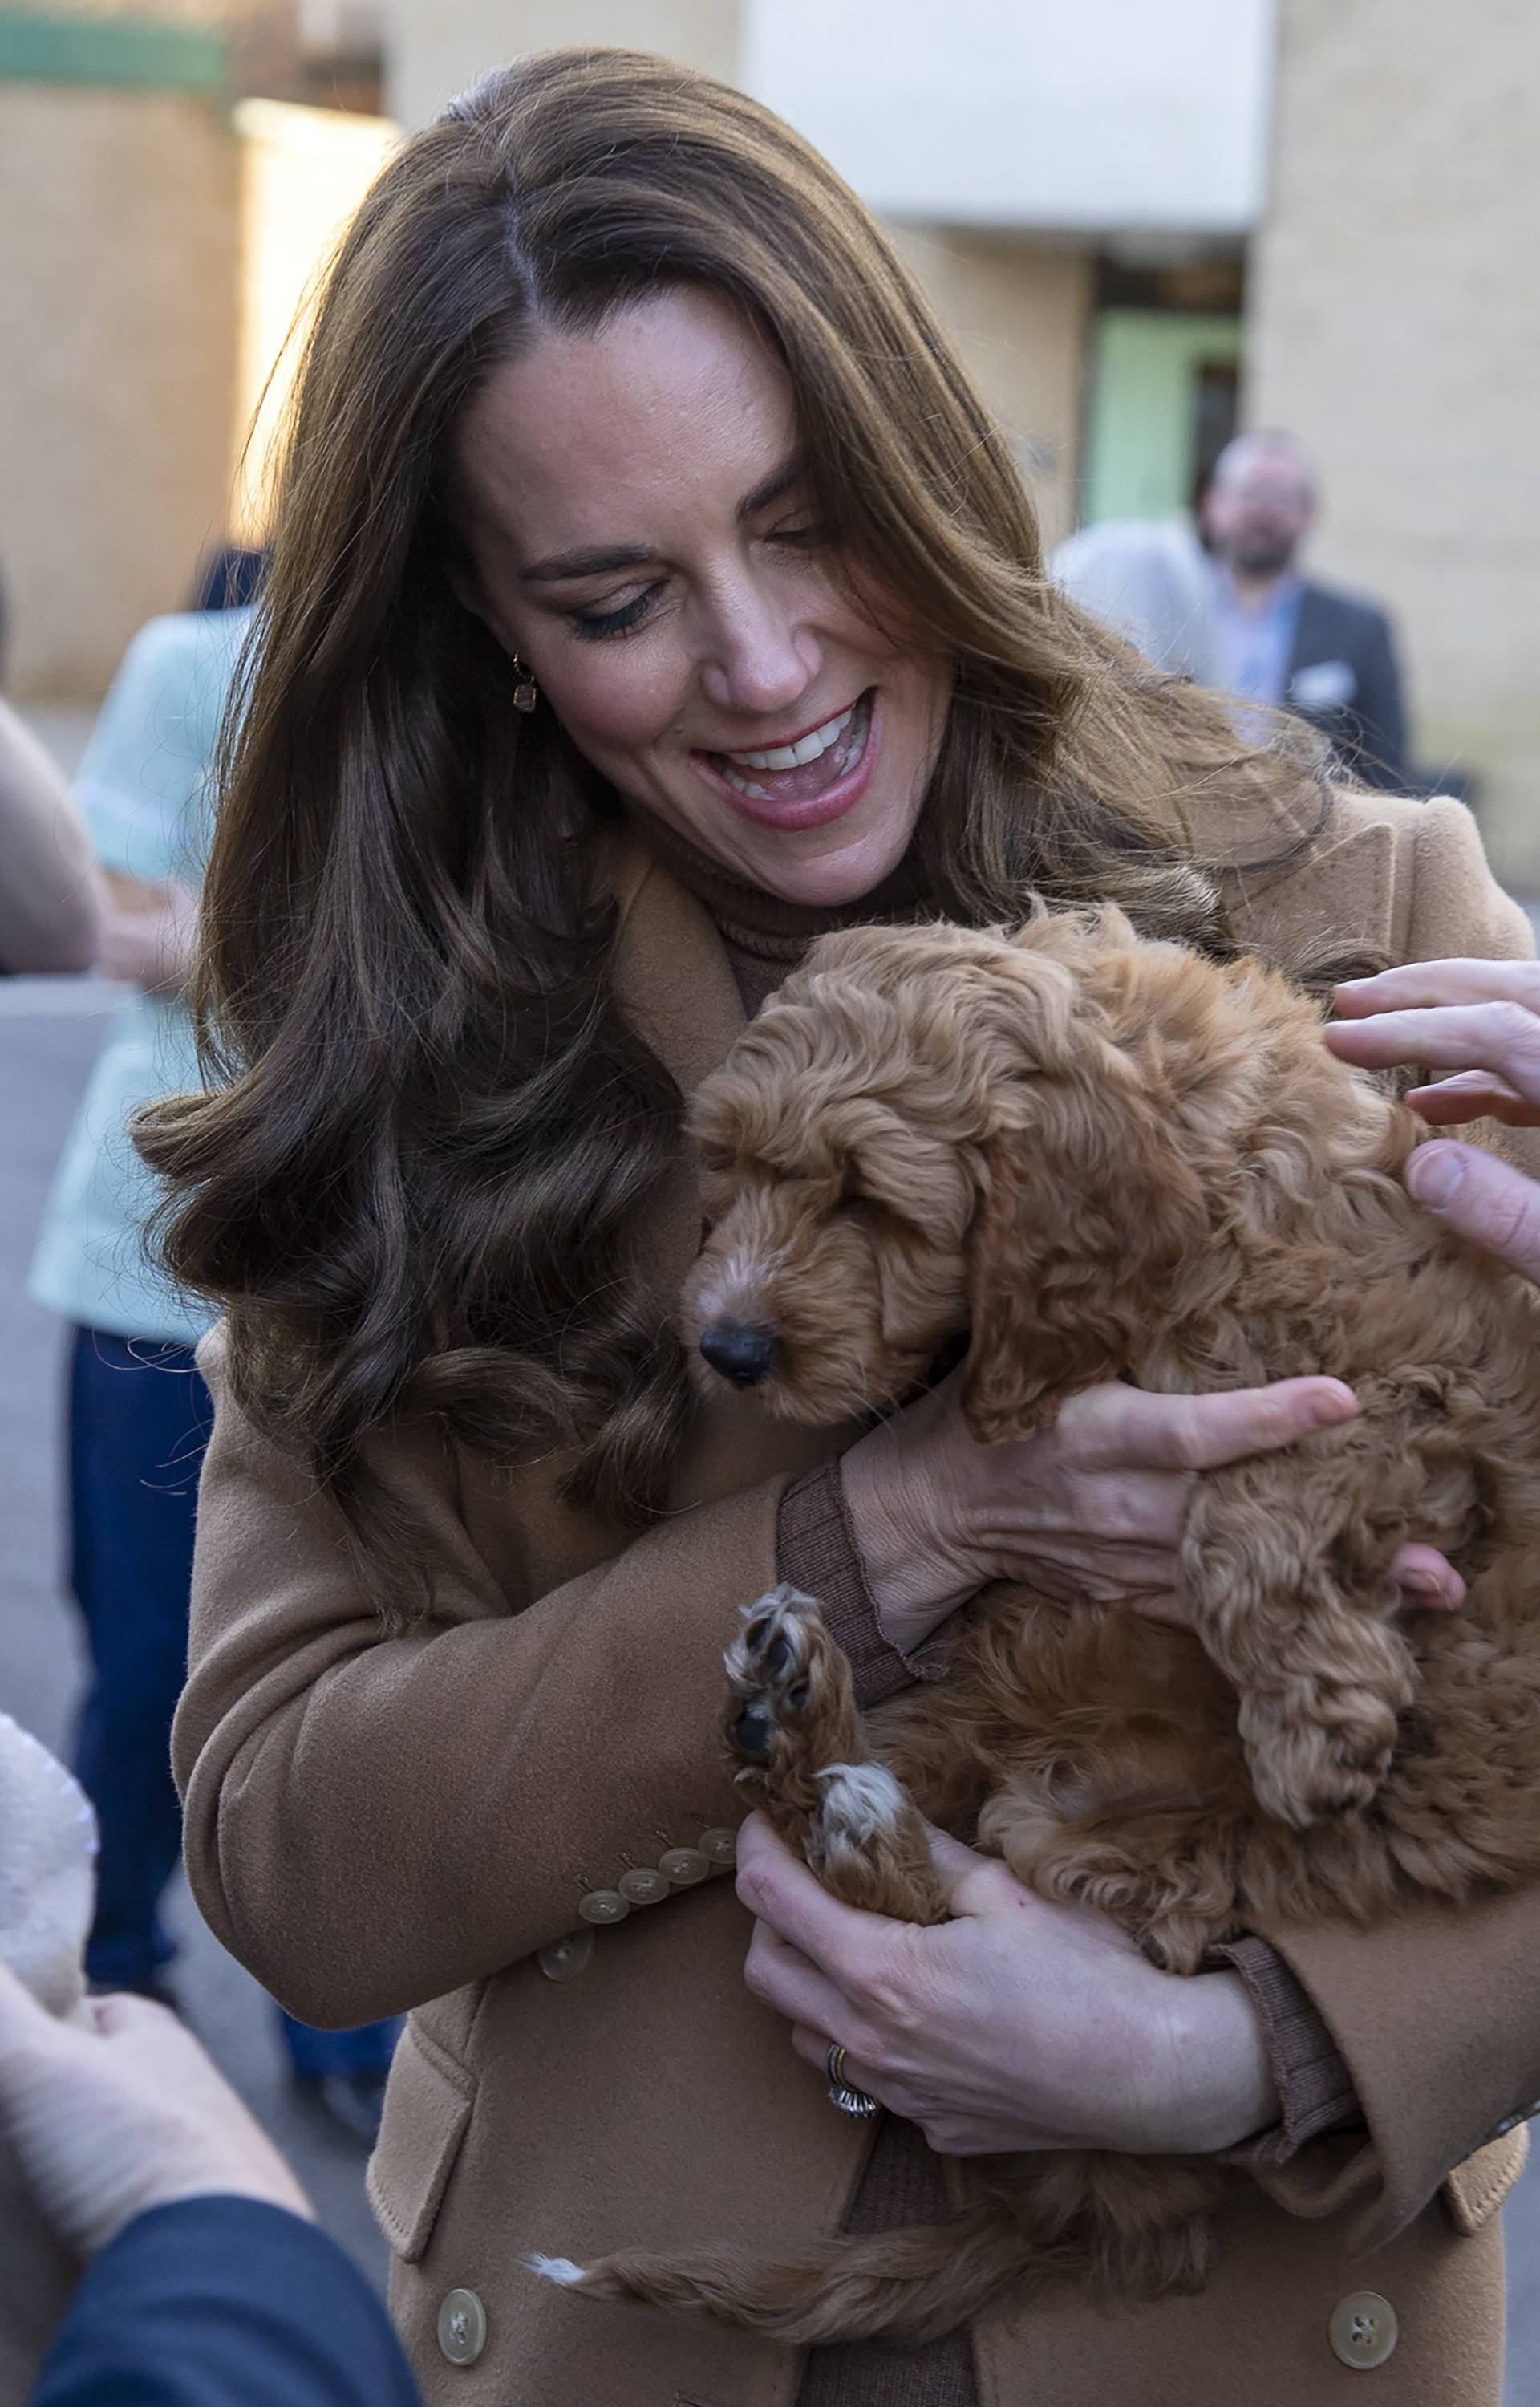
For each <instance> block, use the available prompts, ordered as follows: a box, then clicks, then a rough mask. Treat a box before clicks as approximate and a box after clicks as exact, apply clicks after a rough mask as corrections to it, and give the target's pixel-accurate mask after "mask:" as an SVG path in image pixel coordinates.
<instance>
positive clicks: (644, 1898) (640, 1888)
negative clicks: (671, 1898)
mask: <svg viewBox="0 0 1540 2407" xmlns="http://www.w3.org/2000/svg"><path fill="white" fill-rule="evenodd" d="M620 1894H621V1896H622V1897H623V1898H626V1899H627V1900H628V1901H629V1903H630V1904H632V1905H656V1904H657V1902H658V1901H659V1899H660V1898H665V1897H667V1896H668V1894H669V1884H668V1882H667V1881H666V1880H665V1879H664V1877H663V1875H662V1873H649V1872H645V1871H643V1870H642V1869H641V1868H640V1867H638V1869H637V1870H636V1871H635V1872H634V1873H621V1875H620Z"/></svg>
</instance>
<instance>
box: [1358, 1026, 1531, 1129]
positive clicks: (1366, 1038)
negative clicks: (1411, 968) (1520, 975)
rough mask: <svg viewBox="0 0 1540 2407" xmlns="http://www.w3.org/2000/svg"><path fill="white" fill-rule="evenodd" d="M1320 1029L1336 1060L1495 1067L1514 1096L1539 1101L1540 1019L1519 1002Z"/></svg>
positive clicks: (1372, 1066)
mask: <svg viewBox="0 0 1540 2407" xmlns="http://www.w3.org/2000/svg"><path fill="white" fill-rule="evenodd" d="M1324 1033H1325V1039H1326V1043H1327V1045H1328V1047H1330V1049H1331V1050H1332V1052H1334V1053H1335V1055H1336V1057H1337V1059H1338V1061H1352V1062H1356V1063H1357V1065H1358V1066H1359V1068H1360V1069H1369V1070H1380V1069H1390V1068H1392V1067H1393V1066H1394V1065H1396V1064H1398V1063H1403V1062H1412V1063H1415V1064H1416V1065H1417V1066H1418V1067H1420V1068H1424V1069H1429V1070H1494V1071H1496V1073H1497V1075H1498V1076H1499V1077H1501V1078H1502V1079H1503V1080H1504V1082H1505V1084H1506V1085H1507V1086H1509V1087H1511V1088H1512V1089H1513V1090H1514V1091H1515V1092H1516V1093H1517V1094H1519V1095H1522V1096H1524V1097H1525V1098H1526V1100H1527V1101H1529V1102H1530V1103H1537V1104H1540V1017H1537V1016H1536V1014H1535V1013H1534V1012H1533V1011H1530V1010H1528V1009H1526V1007H1525V1005H1524V1004H1521V1003H1517V1002H1512V1001H1507V1002H1498V1003H1471V1004H1450V1005H1448V1007H1447V1008H1445V1009H1442V1010H1430V1011H1388V1012H1382V1013H1379V1014H1378V1015H1377V1016H1376V1017H1375V1018H1372V1019H1339V1020H1336V1021H1335V1022H1334V1023H1333V1025H1332V1026H1331V1027H1330V1028H1328V1029H1327V1030H1326V1031H1325V1032H1324Z"/></svg>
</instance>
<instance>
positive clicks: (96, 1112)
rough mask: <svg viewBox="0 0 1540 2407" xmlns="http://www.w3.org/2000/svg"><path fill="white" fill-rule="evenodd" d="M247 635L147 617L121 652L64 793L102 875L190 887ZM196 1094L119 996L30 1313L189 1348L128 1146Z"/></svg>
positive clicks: (154, 1191)
mask: <svg viewBox="0 0 1540 2407" xmlns="http://www.w3.org/2000/svg"><path fill="white" fill-rule="evenodd" d="M250 623H251V612H250V611H249V610H218V611H198V612H195V613H193V612H190V613H188V614H187V615H185V616H182V617H178V618H173V619H153V620H150V622H149V624H148V626H147V627H144V628H142V629H141V630H140V632H139V634H137V635H135V637H134V641H133V643H132V644H131V645H130V646H129V648H128V650H127V651H126V652H125V653H124V655H123V660H122V664H121V666H120V669H119V671H118V674H117V676H116V677H115V678H114V679H113V683H112V690H111V691H110V692H109V693H108V695H107V698H106V702H105V703H104V704H103V705H102V710H101V715H100V717H99V718H98V719H97V721H96V725H95V727H94V728H93V729H92V735H91V740H90V742H89V744H88V745H87V747H86V751H85V757H84V759H83V760H82V761H81V763H80V769H79V774H78V776H77V779H76V783H75V794H76V800H77V801H78V804H79V805H80V808H81V810H82V812H83V813H84V815H85V819H86V824H87V826H88V827H89V829H90V831H91V835H92V843H93V844H94V846H95V848H96V855H97V859H98V860H99V861H100V862H101V863H102V866H103V867H104V868H105V869H112V870H117V871H118V872H119V873H120V875H122V876H126V877H134V878H137V879H138V880H139V881H140V883H141V884H143V885H146V886H162V885H164V884H165V883H166V882H167V880H168V879H172V878H176V879H178V880H179V881H180V882H181V884H183V885H184V886H191V887H193V888H196V887H198V886H200V885H201V884H202V882H203V872H204V863H205V859H206V857H207V851H208V838H209V834H210V829H211V819H212V801H211V795H210V790H209V786H210V771H211V767H212V763H213V757H214V748H215V744H216V741H217V738H218V735H219V721H220V719H221V718H222V716H223V713H224V707H225V704H226V701H227V700H228V698H229V694H230V690H231V685H232V682H233V677H234V674H235V668H236V664H237V662H238V660H239V656H240V651H241V647H242V645H243V643H244V642H245V639H246V635H247V629H248V628H249V626H250ZM201 1084H202V1080H201V1077H200V1075H199V1070H198V1060H197V1052H196V1048H195V1047H194V1045H193V1041H192V1024H191V1019H190V1018H189V1017H188V1014H187V1012H186V1010H185V1009H184V1008H183V1006H182V1004H180V1003H179V1002H177V1001H174V1000H170V999H167V998H163V997H159V996H155V995H147V994H134V995H131V996H129V997H128V998H127V999H126V1000H125V1001H124V1002H122V1003H120V1004H118V1006H117V1008H116V1009H115V1011H114V1012H113V1014H112V1017H111V1018H110V1019H109V1020H108V1022H107V1033H106V1045H105V1047H104V1048H103V1051H102V1054H101V1058H100V1059H99V1061H97V1063H96V1067H95V1069H94V1070H93V1072H92V1076H91V1080H90V1083H89V1085H88V1086H87V1089H86V1092H85V1097H84V1100H83V1101H82V1103H81V1105H80V1108H79V1111H78V1114H77V1115H76V1119H75V1124H74V1127H73V1128H72V1129H71V1131H70V1133H69V1136H68V1138H67V1139H66V1141H65V1145H64V1154H63V1157H62V1158H61V1161H60V1163H59V1168H58V1171H57V1173H56V1175H55V1177H54V1183H53V1190H52V1193H51V1195H50V1196H49V1203H48V1208H47V1211H46V1213H45V1215H44V1219H43V1228H42V1233H41V1235H40V1237H39V1239H38V1244H37V1250H36V1253H35V1257H34V1260H33V1266H32V1279H31V1290H32V1293H33V1295H34V1296H35V1298H36V1300H37V1302H38V1303H43V1304H47V1305H48V1306H49V1308H50V1309H51V1310H52V1311H54V1312H60V1313H63V1314H64V1316H65V1317H66V1318H68V1319H70V1320H76V1321H80V1322H83V1323H84V1324H85V1326H86V1327H87V1328H91V1329H106V1330H110V1331H112V1332H113V1333H114V1334H115V1335H117V1336H120V1337H145V1338H151V1339H160V1340H172V1341H174V1342H176V1343H178V1344H181V1345H185V1346H192V1345H196V1343H197V1341H198V1339H199V1338H200V1337H202V1336H203V1334H204V1332H205V1330H206V1329H207V1328H208V1326H209V1324H210V1322H211V1321H212V1319H213V1317H214V1315H213V1313H212V1312H211V1311H210V1310H209V1308H208V1307H207V1306H206V1305H205V1304H204V1303H202V1302H201V1301H200V1300H198V1299H197V1298H195V1297H191V1296H187V1295H184V1294H183V1293H182V1292H181V1291H180V1290H179V1289H177V1288H176V1287H175V1286H174V1285H173V1284H172V1283H171V1281H170V1280H169V1279H167V1278H166V1277H165V1276H164V1275H163V1274H162V1272H161V1271H160V1270H159V1269H158V1268H157V1267H156V1265H155V1264H154V1262H153V1261H152V1260H151V1259H150V1257H149V1255H148V1251H147V1249H146V1245H145V1237H144V1231H145V1224H146V1222H147V1220H148V1218H149V1216H150V1214H151V1213H152V1212H153V1210H154V1208H155V1206H156V1204H157V1203H158V1202H159V1201H160V1192H161V1190H160V1186H159V1182H158V1181H157V1180H156V1179H155V1178H154V1176H153V1175H151V1173H150V1172H149V1171H148V1169H147V1168H146V1166H145V1164H144V1163H143V1162H142V1161H140V1160H139V1157H138V1155H137V1154H136V1153H135V1152H134V1147H133V1145H132V1143H131V1141H130V1138H129V1134H128V1121H129V1118H130V1116H131V1115H132V1114H133V1113H134V1112H136V1111H137V1110H138V1109H139V1107H140V1105H141V1104H148V1103H152V1102H154V1101H155V1100H156V1098H157V1097H159V1096H162V1095H168V1094H178V1093H185V1092H187V1091H189V1090H193V1089H196V1088H197V1087H199V1086H200V1085H201Z"/></svg>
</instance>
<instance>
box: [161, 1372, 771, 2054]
mask: <svg viewBox="0 0 1540 2407" xmlns="http://www.w3.org/2000/svg"><path fill="white" fill-rule="evenodd" d="M199 1359H200V1363H201V1365H202V1366H203V1368H204V1369H205V1375H206V1376H207V1377H208V1380H209V1384H210V1387H211V1388H212V1389H213V1392H214V1396H215V1402H216V1419H215V1428H214V1434H213V1438H212V1440H211V1442H210V1446H209V1450H208V1455H207V1458H206V1460H205V1468H204V1476H203V1486H202V1488H201V1491H200V1503H199V1521H198V1545H197V1558H196V1564H195V1569H194V1575H193V1610H192V1633H191V1665H190V1673H189V1681H188V1687H187V1689H186V1691H185V1693H184V1696H183V1699H182V1702H181V1705H180V1708H179V1710H178V1713H177V1725H176V1731H175V1735H174V1739H173V1759H174V1764H175V1769H176V1772H177V1779H178V1781H179V1783H180V1785H181V1786H182V1787H183V1790H184V1792H185V1797H186V1807H187V1821H186V1851H187V1866H188V1873H189V1877H190V1880H191V1885H192V1889H193V1893H194V1895H195V1896H196V1898H197V1901H198V1903H199V1905H200V1907H201V1908H202V1910H203V1912H204V1915H205V1917H206V1919H207V1920H208V1922H209V1923H210V1924H211V1926H212V1927H213V1929H214V1930H215V1931H216V1932H217V1934H218V1935H219V1939H220V1940H221V1941H222V1942H223V1944H225V1946H227V1947H228V1948H229V1949H230V1951H231V1953H232V1954H233V1955H234V1956H236V1957H238V1958H239V1959H240V1960H241V1961H242V1962H243V1963H244V1964H246V1965H247V1966H248V1967H249V1969H250V1970H251V1971H252V1972H253V1973H255V1974H256V1976H257V1977H258V1979H259V1980H261V1982H262V1983H263V1984H264V1985H265V1986H266V1987H267V1988H269V1989H270V1990H271V1991H272V1992H273V1993H274V1995H275V1996H276V1997H277V1998H278V1999H279V2000H280V2001H282V2003H283V2004H284V2005H285V2006H287V2007H288V2008H289V2009H290V2012H292V2013H294V2014H296V2015H301V2016H303V2017H304V2020H306V2021H307V2022H313V2023H318V2024H320V2025H323V2026H326V2025H342V2024H348V2023H360V2022H369V2021H374V2020H375V2019H377V2018H379V2017H381V2016H384V2015H390V2014H395V2013H398V2012H401V2011H403V2009H405V2008H408V2007H411V2006H415V2005H419V2004H422V2003H423V2002H425V2001H427V2000H429V1999H430V1998H434V1997H439V1996H442V1995H444V1994H445V1992H446V1991H448V1990H451V1989H456V1988H459V1987H462V1986H463V1985H465V1984H466V1983H469V1982H472V1981H475V1980H479V1979H482V1978H484V1977H486V1976H487V1975H489V1974H491V1973H496V1972H498V1971H500V1970H501V1969H502V1967H504V1966H505V1965H507V1964H510V1963H512V1962H514V1961H516V1959H517V1958H520V1957H523V1956H526V1955H528V1954H529V1953H530V1952H531V1951H532V1950H534V1949H537V1948H540V1947H542V1946H544V1945H545V1944H549V1943H550V1942H552V1941H554V1940H556V1939H558V1937H560V1936H562V1935H563V1934H564V1933H566V1932H569V1931H571V1930H574V1929H576V1928H578V1927H580V1916H579V1908H580V1905H581V1903H582V1901H583V1900H584V1898H585V1897H586V1896H587V1895H588V1894H589V1893H590V1892H592V1891H595V1890H605V1889H608V1890H612V1891H613V1890H615V1887H616V1885H617V1883H618V1881H619V1879H620V1877H621V1875H622V1873H624V1871H625V1870H626V1869H627V1868H628V1867H629V1866H633V1865H634V1866H643V1867H644V1866H657V1864H658V1862H659V1860H660V1857H661V1856H662V1855H663V1854H665V1853H667V1852H668V1851H669V1850H670V1849H671V1848H674V1847H680V1846H687V1847H690V1848H694V1847H696V1844H697V1842H698V1841H699V1838H700V1836H701V1833H702V1831H703V1830H716V1829H719V1828H723V1827H728V1826H736V1824H737V1823H738V1821H739V1820H740V1819H741V1818H742V1805H741V1803H740V1802H739V1801H738V1800H737V1797H736V1794H735V1792H734V1790H733V1788H732V1786H731V1782H730V1779H729V1776H728V1767H727V1762H726V1759H725V1755H724V1752H723V1750H722V1748H721V1745H720V1740H719V1736H718V1732H719V1729H720V1720H721V1710H722V1654H723V1649H724V1647H725V1646H726V1645H728V1642H729V1640H730V1639H731V1637H732V1636H733V1634H734V1633H735V1631H736V1630H737V1628H738V1627H739V1608H740V1607H741V1605H742V1603H743V1602H744V1601H745V1599H748V1598H752V1597H754V1596H756V1595H758V1594H760V1593H762V1592H763V1591H764V1590H765V1589H766V1588H771V1587H773V1586H774V1584H775V1577H776V1572H775V1522H776V1510H777V1506H778V1503H779V1501H780V1496H781V1492H782V1490H783V1488H784V1486H785V1485H786V1479H785V1478H784V1477H776V1478H773V1479H770V1480H768V1481H765V1482H763V1483H761V1484H760V1485H759V1486H757V1487H755V1488H749V1489H746V1490H743V1491H742V1492H741V1493H739V1494H736V1495H732V1496H728V1497H727V1498H725V1499H723V1500H722V1501H720V1502H718V1503H709V1504H702V1505H700V1506H699V1507H697V1508H695V1509H693V1510H691V1511H687V1512H684V1513H680V1514H678V1515H676V1516H675V1517H673V1518H671V1520H669V1521H667V1522H665V1523H663V1524H660V1525H659V1526H658V1527H657V1529H655V1530H654V1531H650V1532H649V1533H648V1534H647V1535H645V1536H643V1537H642V1538H640V1539H638V1540H637V1541H636V1542H635V1543H634V1544H632V1545H628V1546H626V1547H625V1548H624V1550H623V1551H622V1552H620V1553H619V1554H617V1555H616V1556H615V1557H614V1559H613V1560H609V1561H607V1562H603V1563H600V1565H598V1566H597V1567H596V1568H594V1569H592V1570H590V1571H587V1572H586V1573H584V1574H582V1575H581V1576H580V1577H577V1578H574V1579H571V1580H568V1581H566V1582H565V1583H564V1584H562V1585H561V1586H559V1587H558V1588H553V1589H551V1590H550V1591H548V1592H547V1593H545V1594H544V1595H541V1596H539V1597H537V1598H536V1599H535V1600H534V1601H533V1602H530V1603H529V1604H528V1605H527V1606H525V1607H524V1609H522V1610H517V1611H515V1610H511V1609H510V1602H509V1597H508V1595H507V1594H506V1593H505V1591H504V1588H503V1587H502V1585H501V1583H500V1580H499V1579H498V1578H497V1577H495V1576H494V1574H493V1570H492V1568H491V1567H490V1566H489V1565H488V1564H487V1562H486V1561H485V1560H483V1558H482V1556H481V1555H480V1554H479V1553H478V1551H477V1549H476V1546H475V1545H473V1541H472V1538H471V1535H470V1531H469V1530H468V1527H467V1523H466V1520H465V1518H464V1517H463V1516H462V1513H461V1511H460V1506H459V1490H458V1484H457V1475H456V1469H455V1463H454V1458H453V1456H452V1455H451V1454H449V1453H448V1452H447V1451H446V1450H445V1449H444V1448H443V1447H442V1446H439V1445H438V1443H437V1442H436V1441H432V1440H430V1439H428V1438H426V1437H424V1438H422V1439H420V1440H417V1439H414V1438H411V1437H408V1436H397V1437H395V1438H392V1439H391V1440H390V1441H389V1446H390V1448H391V1449H393V1451H392V1452H391V1453H390V1455H389V1459H386V1458H384V1457H382V1458H381V1459H380V1467H381V1468H382V1469H386V1470H388V1471H389V1475H390V1476H391V1478H392V1479H393V1480H395V1481H396V1482H397V1483H398V1484H400V1485H401V1486H402V1487H403V1488H405V1489H406V1490H408V1491H409V1493H410V1496H411V1501H412V1503H414V1505H415V1506H416V1507H417V1511H418V1512H419V1514H421V1515H422V1516H423V1517H424V1518H425V1519H426V1521H427V1523H428V1526H429V1529H430V1531H431V1539H432V1544H433V1547H434V1550H435V1557H436V1564H437V1569H436V1574H435V1579H434V1584H433V1596H432V1601H431V1608H430V1610H429V1612H428V1614H427V1615H426V1616H425V1617H424V1618H423V1619H421V1620H420V1621H417V1622H414V1623H413V1624H412V1625H411V1626H410V1627H409V1628H408V1629H407V1630H406V1631H404V1632H403V1633H402V1634H400V1635H389V1634H387V1633H386V1632H385V1631H384V1629H383V1626H382V1623H381V1621H380V1618H379V1616H378V1614H377V1613H376V1611H375V1609H374V1602H373V1601H372V1599H371V1598H370V1596H369V1595H368V1594H367V1593H366V1591H365V1589H364V1588H363V1586H362V1585H361V1582H360V1574H358V1572H357V1570H356V1569H355V1567H354V1565H353V1563H352V1560H351V1558H350V1555H349V1552H348V1549H347V1547H346V1543H345V1539H344V1534H343V1529H342V1523H341V1517H340V1515H339V1514H338V1512H337V1510H336V1508H335V1506H334V1505H333V1504H332V1503H330V1502H329V1500H328V1499H326V1498H325V1497H324V1496H323V1495H321V1494H320V1493H318V1491H317V1490H316V1488H314V1486H313V1485H312V1483H311V1482H310V1481H309V1480H308V1478H307V1477H306V1476H305V1475H304V1474H303V1473H302V1471H301V1470H300V1468H299V1466H298V1465H297V1463H296V1462H295V1461H294V1460H291V1459H290V1457H289V1456H288V1455H287V1454H286V1453H285V1452H283V1451H281V1450H280V1449H278V1448H277V1447H276V1446H273V1445H271V1444H270V1443H269V1442H268V1441H267V1440H265V1439H264V1438H263V1437H261V1435H260V1434H259V1433H258V1432H257V1431H256V1430H255V1429H254V1428H253V1427H252V1425H251V1424H250V1422H249V1421H248V1420H247V1418H246V1417H245V1416H244V1415H243V1414H242V1413H241V1412H240V1410H239V1409H238V1407H237V1406H236V1405H235V1404H234V1403H233V1401H232V1399H231V1397H230V1395H229V1392H228V1387H227V1382H226V1379H225V1375H224V1368H223V1359H222V1332H216V1334H215V1336H214V1337H213V1338H212V1339H210V1340H208V1341H205V1346H204V1348H203V1349H202V1351H201V1353H200V1358H199ZM510 1519H511V1517H510ZM503 1568H505V1567H503ZM655 1910H657V1911H667V1910H668V1908H667V1906H664V1907H661V1908H658V1909H655Z"/></svg>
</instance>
